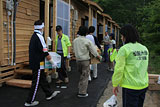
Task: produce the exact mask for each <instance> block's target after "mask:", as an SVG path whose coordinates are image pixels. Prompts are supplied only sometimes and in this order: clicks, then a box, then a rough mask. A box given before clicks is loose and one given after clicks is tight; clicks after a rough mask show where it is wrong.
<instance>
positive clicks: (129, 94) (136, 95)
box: [122, 88, 147, 107]
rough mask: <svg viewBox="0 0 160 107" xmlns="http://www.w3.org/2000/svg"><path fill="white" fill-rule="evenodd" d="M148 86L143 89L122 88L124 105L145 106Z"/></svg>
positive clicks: (125, 106) (128, 106)
mask: <svg viewBox="0 0 160 107" xmlns="http://www.w3.org/2000/svg"><path fill="white" fill-rule="evenodd" d="M146 91H147V88H145V89H143V90H132V89H126V88H123V89H122V94H123V95H122V97H123V107H143V103H144V99H145V94H146Z"/></svg>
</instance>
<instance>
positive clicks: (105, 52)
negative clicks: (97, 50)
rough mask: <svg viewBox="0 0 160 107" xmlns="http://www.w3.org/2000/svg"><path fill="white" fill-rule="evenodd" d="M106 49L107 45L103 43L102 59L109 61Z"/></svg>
mask: <svg viewBox="0 0 160 107" xmlns="http://www.w3.org/2000/svg"><path fill="white" fill-rule="evenodd" d="M108 49H109V45H104V56H103V57H104V60H105V61H107V62H108V61H109V59H108V52H107V51H108Z"/></svg>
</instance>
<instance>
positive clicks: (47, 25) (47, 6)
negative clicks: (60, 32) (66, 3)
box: [45, 0, 50, 41]
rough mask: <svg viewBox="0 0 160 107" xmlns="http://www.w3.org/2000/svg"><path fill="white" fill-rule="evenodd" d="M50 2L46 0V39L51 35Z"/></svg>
mask: <svg viewBox="0 0 160 107" xmlns="http://www.w3.org/2000/svg"><path fill="white" fill-rule="evenodd" d="M49 3H50V0H45V40H46V41H47V37H48V36H49Z"/></svg>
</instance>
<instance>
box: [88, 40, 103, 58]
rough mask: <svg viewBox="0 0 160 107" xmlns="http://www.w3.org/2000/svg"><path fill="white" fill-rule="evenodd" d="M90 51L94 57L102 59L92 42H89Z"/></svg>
mask: <svg viewBox="0 0 160 107" xmlns="http://www.w3.org/2000/svg"><path fill="white" fill-rule="evenodd" d="M88 49H89V51H90V53H91V54H92V55H93V56H94V57H96V58H99V59H100V55H99V54H98V52H97V49H96V48H95V46H94V44H93V43H92V42H91V41H89V42H88Z"/></svg>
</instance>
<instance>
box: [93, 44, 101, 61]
mask: <svg viewBox="0 0 160 107" xmlns="http://www.w3.org/2000/svg"><path fill="white" fill-rule="evenodd" d="M95 48H96V49H97V52H98V54H99V55H101V51H100V50H99V49H98V47H97V46H95ZM99 63H101V62H100V60H99V59H98V58H96V57H94V56H93V55H91V64H99Z"/></svg>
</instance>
